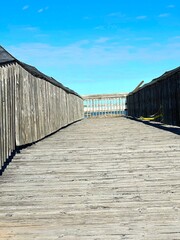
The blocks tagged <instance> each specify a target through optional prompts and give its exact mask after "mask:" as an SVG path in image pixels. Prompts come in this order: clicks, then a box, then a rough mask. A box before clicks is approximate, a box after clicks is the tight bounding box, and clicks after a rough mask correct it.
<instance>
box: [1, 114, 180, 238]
mask: <svg viewBox="0 0 180 240" xmlns="http://www.w3.org/2000/svg"><path fill="white" fill-rule="evenodd" d="M179 130H180V129H179V128H177V131H179ZM179 156H180V137H179V135H176V134H173V133H171V132H168V131H162V130H160V129H157V128H154V127H151V126H148V125H145V124H143V123H141V122H135V121H131V120H128V119H125V118H105V119H90V120H84V121H81V122H78V123H76V124H73V125H71V126H70V127H68V128H65V129H63V130H61V131H59V132H58V133H56V134H54V135H52V136H50V137H48V138H47V139H44V140H43V141H40V142H38V143H36V144H35V145H32V146H31V147H29V148H27V149H24V150H22V152H21V154H18V155H16V157H15V159H14V160H13V163H12V164H11V165H10V166H9V167H8V169H7V171H6V172H5V173H4V175H3V176H2V177H1V178H0V195H1V198H0V238H1V239H4V240H7V239H12V240H24V239H27V240H31V239H42V240H44V239H47V240H49V239H67V240H69V239H78V240H91V239H92V240H95V239H109V240H114V239H116V240H117V239H118V240H119V239H123V240H125V239H128V240H130V239H132V240H134V239H137V240H139V239H140V240H141V239H147V240H151V239H155V240H173V239H180V230H179V222H180V209H179V208H180V161H179Z"/></svg>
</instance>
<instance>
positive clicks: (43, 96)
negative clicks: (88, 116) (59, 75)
mask: <svg viewBox="0 0 180 240" xmlns="http://www.w3.org/2000/svg"><path fill="white" fill-rule="evenodd" d="M0 77H1V78H0V152H1V153H0V172H1V170H2V168H3V166H4V164H5V162H6V160H7V159H8V157H9V156H10V155H11V153H12V152H13V151H14V150H15V146H22V145H26V144H29V143H32V142H35V141H37V140H40V139H42V138H44V137H45V136H47V135H49V134H51V133H52V132H55V131H57V130H58V129H60V128H62V127H64V126H66V125H68V124H70V123H72V122H75V121H77V120H80V119H82V118H83V100H82V99H81V98H80V97H79V96H78V95H76V94H73V93H71V92H68V91H65V89H61V88H60V87H58V86H55V85H53V83H51V82H48V81H46V80H44V79H40V78H38V77H35V76H33V75H32V74H31V73H30V72H28V71H27V70H25V69H24V68H23V67H22V66H21V65H19V64H18V63H11V64H4V65H2V66H0ZM66 97H67V99H68V105H69V106H68V108H67V103H66V101H65V99H66Z"/></svg>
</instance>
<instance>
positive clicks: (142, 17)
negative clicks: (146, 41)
mask: <svg viewBox="0 0 180 240" xmlns="http://www.w3.org/2000/svg"><path fill="white" fill-rule="evenodd" d="M146 18H147V16H145V15H142V16H137V17H136V19H139V20H141V19H146Z"/></svg>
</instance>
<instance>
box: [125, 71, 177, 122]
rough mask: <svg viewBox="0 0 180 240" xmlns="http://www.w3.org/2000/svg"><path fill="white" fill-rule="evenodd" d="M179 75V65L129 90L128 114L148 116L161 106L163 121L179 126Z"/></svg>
mask: <svg viewBox="0 0 180 240" xmlns="http://www.w3.org/2000/svg"><path fill="white" fill-rule="evenodd" d="M179 76H180V67H178V68H176V69H174V70H171V71H169V72H167V73H165V74H163V75H162V76H160V77H159V78H157V79H154V80H153V81H151V82H150V83H149V84H145V85H144V86H142V87H141V88H140V89H138V91H136V92H131V93H130V94H129V95H128V96H127V105H128V114H129V116H133V117H140V116H144V117H148V116H149V115H153V114H155V113H157V112H158V111H159V110H160V108H161V109H162V112H163V122H164V123H166V124H170V125H176V126H180V111H179V94H180V93H179V81H180V80H179Z"/></svg>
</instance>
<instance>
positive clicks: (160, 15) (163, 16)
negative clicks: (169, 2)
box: [158, 13, 170, 18]
mask: <svg viewBox="0 0 180 240" xmlns="http://www.w3.org/2000/svg"><path fill="white" fill-rule="evenodd" d="M169 15H170V14H169V13H161V14H159V16H158V17H160V18H165V17H169Z"/></svg>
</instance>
